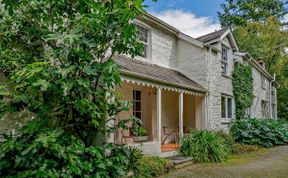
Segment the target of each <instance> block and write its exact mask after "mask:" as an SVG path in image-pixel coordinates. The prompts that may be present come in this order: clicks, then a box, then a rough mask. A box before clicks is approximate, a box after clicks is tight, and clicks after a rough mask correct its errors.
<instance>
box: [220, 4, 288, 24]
mask: <svg viewBox="0 0 288 178" xmlns="http://www.w3.org/2000/svg"><path fill="white" fill-rule="evenodd" d="M286 5H287V1H286V0H226V2H225V3H223V4H222V5H221V7H222V12H218V17H219V19H220V23H221V25H222V26H231V25H240V26H242V25H246V24H247V23H248V22H265V21H266V19H267V18H268V17H271V16H273V17H275V18H277V19H278V20H280V19H282V18H283V17H284V16H285V15H286V14H287V13H288V12H287V11H286V9H285V6H286Z"/></svg>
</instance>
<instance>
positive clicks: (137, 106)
mask: <svg viewBox="0 0 288 178" xmlns="http://www.w3.org/2000/svg"><path fill="white" fill-rule="evenodd" d="M134 105H135V111H141V102H135V103H134Z"/></svg>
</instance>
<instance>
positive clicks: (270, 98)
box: [269, 74, 277, 119]
mask: <svg viewBox="0 0 288 178" xmlns="http://www.w3.org/2000/svg"><path fill="white" fill-rule="evenodd" d="M275 81H276V75H275V74H274V76H273V80H271V81H270V82H269V92H270V93H269V101H270V118H271V119H272V118H273V114H272V83H274V82H275ZM275 97H276V95H275ZM276 103H277V102H276ZM275 117H276V116H275ZM276 118H277V117H276ZM274 119H275V118H274Z"/></svg>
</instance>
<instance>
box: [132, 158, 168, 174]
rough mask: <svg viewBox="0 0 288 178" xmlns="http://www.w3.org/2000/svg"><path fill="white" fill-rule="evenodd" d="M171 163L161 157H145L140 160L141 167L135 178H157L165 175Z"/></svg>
mask: <svg viewBox="0 0 288 178" xmlns="http://www.w3.org/2000/svg"><path fill="white" fill-rule="evenodd" d="M168 163H169V161H168V160H167V159H165V158H161V157H156V156H152V157H143V158H142V159H141V160H139V166H138V169H137V172H135V177H137V178H150V177H151V178H152V177H157V176H160V175H162V174H164V173H165V171H166V166H167V165H168Z"/></svg>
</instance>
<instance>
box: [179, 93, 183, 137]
mask: <svg viewBox="0 0 288 178" xmlns="http://www.w3.org/2000/svg"><path fill="white" fill-rule="evenodd" d="M179 137H180V139H181V138H182V137H183V93H182V92H181V93H180V94H179Z"/></svg>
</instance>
